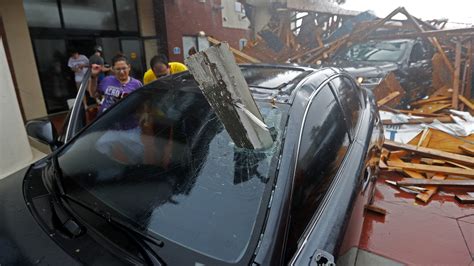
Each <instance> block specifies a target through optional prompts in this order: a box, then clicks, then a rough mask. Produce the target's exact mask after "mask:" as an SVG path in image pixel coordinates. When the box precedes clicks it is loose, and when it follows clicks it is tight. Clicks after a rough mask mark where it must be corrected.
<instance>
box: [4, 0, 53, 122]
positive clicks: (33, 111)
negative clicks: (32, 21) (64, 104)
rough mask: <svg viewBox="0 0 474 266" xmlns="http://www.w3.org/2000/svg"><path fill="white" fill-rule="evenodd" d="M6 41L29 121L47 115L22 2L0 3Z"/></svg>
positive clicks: (23, 107) (25, 114)
mask: <svg viewBox="0 0 474 266" xmlns="http://www.w3.org/2000/svg"><path fill="white" fill-rule="evenodd" d="M0 16H1V17H2V19H3V24H4V28H5V35H6V40H7V41H8V46H9V50H10V56H11V59H12V64H13V69H12V72H13V73H14V75H15V77H14V79H15V81H16V86H17V90H18V92H19V98H20V102H21V107H22V109H23V112H24V118H25V119H26V120H28V119H32V118H37V117H41V116H45V115H46V106H45V102H44V99H43V93H42V90H41V85H40V80H39V76H38V71H37V67H36V62H35V57H34V54H33V47H32V44H31V39H30V35H29V31H28V25H27V24H26V17H25V11H24V9H23V1H21V0H15V1H12V0H0Z"/></svg>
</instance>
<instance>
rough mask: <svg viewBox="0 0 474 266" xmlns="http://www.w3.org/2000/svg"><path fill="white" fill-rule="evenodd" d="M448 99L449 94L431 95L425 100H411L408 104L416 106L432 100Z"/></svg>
mask: <svg viewBox="0 0 474 266" xmlns="http://www.w3.org/2000/svg"><path fill="white" fill-rule="evenodd" d="M449 99H451V97H449V96H433V97H430V98H428V99H425V100H419V101H415V102H411V103H410V105H411V106H418V105H423V104H427V103H432V102H439V101H444V100H449Z"/></svg>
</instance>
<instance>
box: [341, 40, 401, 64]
mask: <svg viewBox="0 0 474 266" xmlns="http://www.w3.org/2000/svg"><path fill="white" fill-rule="evenodd" d="M407 48H408V41H406V40H405V41H399V40H395V41H379V42H373V41H372V42H367V43H359V44H355V45H353V46H351V47H349V48H348V49H346V50H344V51H342V52H341V53H340V54H339V55H337V57H336V58H338V59H343V60H348V61H387V62H398V61H399V60H400V59H401V58H402V57H403V55H404V54H405V53H406V49H407Z"/></svg>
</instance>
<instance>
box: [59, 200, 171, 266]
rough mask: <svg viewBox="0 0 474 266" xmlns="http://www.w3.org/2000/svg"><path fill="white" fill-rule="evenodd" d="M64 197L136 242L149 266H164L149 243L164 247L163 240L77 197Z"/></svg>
mask: <svg viewBox="0 0 474 266" xmlns="http://www.w3.org/2000/svg"><path fill="white" fill-rule="evenodd" d="M64 197H65V198H66V199H68V200H70V201H73V202H74V203H76V204H78V205H80V206H82V207H83V208H85V209H87V210H88V211H90V212H92V213H94V214H95V215H97V216H99V217H101V218H102V219H104V220H105V221H106V222H107V223H109V224H111V225H112V226H114V227H116V228H117V229H118V230H120V231H122V232H123V233H124V234H126V235H127V236H128V237H129V238H130V239H131V240H133V241H134V242H135V244H136V245H137V246H138V247H139V250H140V253H141V254H142V256H143V257H144V258H145V260H146V262H147V264H148V265H157V266H158V265H164V263H163V261H162V260H161V258H160V257H159V256H158V255H157V254H156V252H155V251H154V249H153V248H152V247H151V246H150V245H149V244H147V243H151V244H153V245H154V246H156V247H160V248H161V247H163V245H164V243H163V241H161V240H158V239H156V238H153V237H150V236H148V235H146V234H144V233H142V232H140V231H139V230H137V229H135V228H134V227H133V226H131V225H130V224H129V223H128V222H125V221H123V220H122V219H120V218H118V217H115V216H112V215H110V213H108V212H103V211H102V212H101V211H100V210H99V211H98V210H97V209H96V208H93V207H91V206H89V204H87V203H85V202H83V201H82V200H79V199H77V198H75V197H72V196H70V195H68V194H65V195H64Z"/></svg>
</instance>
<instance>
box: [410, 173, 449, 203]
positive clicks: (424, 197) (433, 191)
mask: <svg viewBox="0 0 474 266" xmlns="http://www.w3.org/2000/svg"><path fill="white" fill-rule="evenodd" d="M444 179H446V175H441V174H436V175H434V176H433V177H432V178H431V180H444ZM426 188H427V189H428V190H427V191H425V192H420V193H418V195H416V198H417V199H419V200H421V201H423V202H424V203H427V202H428V201H429V200H430V198H431V197H432V196H433V195H434V194H436V192H438V187H437V186H427V187H426Z"/></svg>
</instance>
